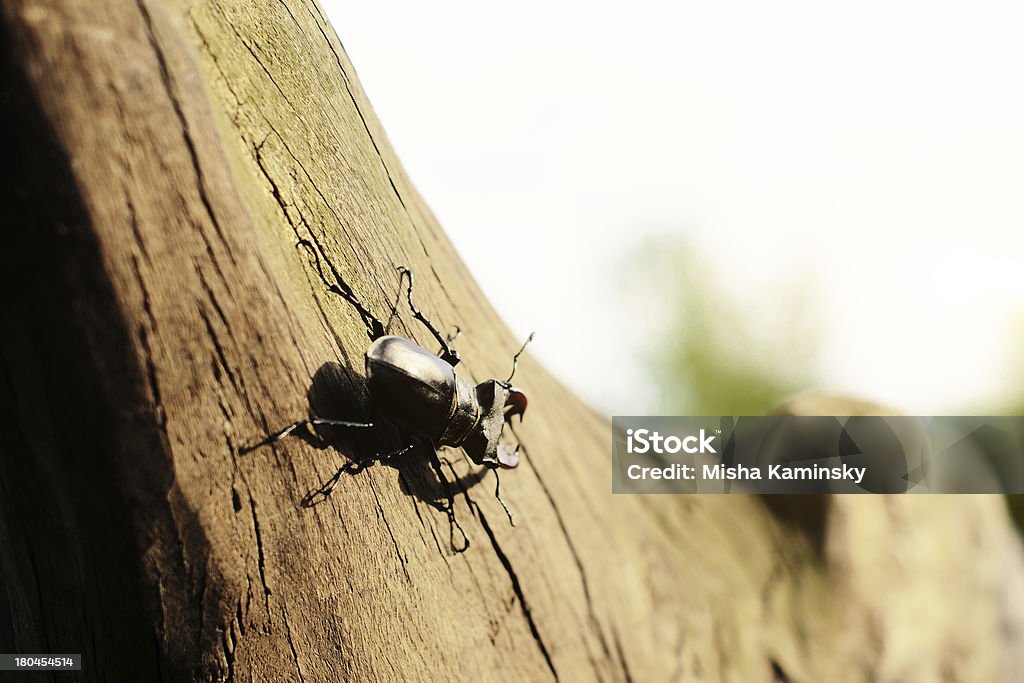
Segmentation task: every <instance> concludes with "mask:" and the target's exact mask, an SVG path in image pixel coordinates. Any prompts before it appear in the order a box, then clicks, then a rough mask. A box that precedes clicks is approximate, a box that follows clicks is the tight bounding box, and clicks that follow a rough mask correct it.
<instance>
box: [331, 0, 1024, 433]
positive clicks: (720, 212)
mask: <svg viewBox="0 0 1024 683" xmlns="http://www.w3.org/2000/svg"><path fill="white" fill-rule="evenodd" d="M321 2H322V3H323V5H324V8H325V10H326V12H327V14H328V16H329V17H330V19H331V21H332V23H333V24H334V26H335V28H336V29H337V30H338V33H339V35H340V36H341V39H342V42H343V43H344V45H345V48H346V50H347V51H348V53H349V56H350V57H351V59H352V61H353V63H354V64H355V66H356V69H357V72H358V74H359V77H360V80H361V81H362V83H363V86H364V87H365V88H366V90H367V92H368V94H369V96H370V99H371V100H372V102H373V104H374V108H375V110H376V111H377V114H378V115H379V116H380V118H381V119H382V121H383V123H384V127H385V129H386V130H387V131H388V135H389V137H390V138H391V141H392V143H393V144H394V145H395V147H396V149H397V151H398V154H399V156H400V157H401V159H402V161H403V163H404V165H405V167H406V168H407V169H408V171H409V173H410V175H411V176H412V179H413V181H414V182H415V183H416V185H417V186H418V187H419V189H420V191H421V192H422V193H423V195H424V196H425V197H426V200H427V202H428V203H429V204H430V205H431V207H432V209H433V210H434V212H435V213H436V214H437V215H438V217H439V219H440V220H441V223H442V224H443V225H444V227H445V229H446V230H447V232H448V234H449V235H450V237H451V238H452V240H453V241H454V243H455V245H456V247H457V248H458V249H459V251H460V252H461V254H462V255H463V258H465V260H466V262H467V263H468V264H469V267H470V268H471V270H472V271H473V272H474V274H475V275H476V277H477V278H478V280H479V281H480V283H481V285H482V286H483V288H484V290H485V292H486V293H487V294H488V296H489V297H490V298H491V300H492V302H493V303H494V304H495V306H496V307H497V308H498V310H499V311H500V312H501V313H502V314H503V316H504V317H505V319H506V320H507V321H508V322H509V324H510V325H511V327H512V328H513V329H514V330H515V331H516V332H517V333H518V334H520V335H524V336H525V334H526V333H527V332H528V331H530V330H534V329H535V330H537V333H538V334H537V341H536V342H535V347H534V348H533V351H534V353H536V354H537V355H538V356H539V357H540V358H541V359H542V360H543V361H544V362H545V364H546V365H547V366H548V367H549V368H550V369H552V370H553V371H554V372H555V373H556V374H557V375H559V376H560V377H561V378H562V379H563V380H565V381H566V382H568V383H569V384H570V385H572V386H573V387H574V388H576V389H577V391H579V392H580V393H581V394H582V395H583V396H585V397H586V398H588V399H589V400H591V401H592V402H593V403H594V404H595V405H596V406H597V407H599V408H601V409H603V410H605V411H607V412H608V413H611V414H626V415H630V414H632V415H636V414H642V413H645V412H651V411H654V410H655V408H654V406H653V401H654V394H653V393H652V390H651V389H650V387H649V380H648V377H647V376H646V375H645V373H644V371H643V367H642V365H641V363H640V362H639V361H638V360H636V359H635V357H634V349H635V343H634V341H635V338H636V337H637V336H638V335H641V334H642V331H643V330H644V329H645V323H644V322H643V321H638V320H635V319H630V318H629V310H628V309H627V308H626V307H625V304H624V302H623V301H622V299H621V297H620V296H619V295H618V292H617V291H616V280H617V278H616V276H615V273H616V271H617V270H618V269H620V268H621V259H622V255H623V254H624V253H626V252H628V251H629V249H630V248H632V247H633V246H635V245H636V244H637V242H638V241H639V240H640V239H641V238H642V237H643V236H644V235H645V234H664V233H666V232H672V231H675V232H679V233H680V234H682V235H685V236H686V237H687V239H689V240H691V241H692V242H693V243H694V246H695V251H696V252H697V253H698V254H699V256H700V257H701V258H703V259H705V260H706V263H707V264H708V265H709V266H710V267H712V268H714V270H715V271H717V273H718V274H719V275H720V276H721V279H723V280H726V281H728V282H730V283H732V287H733V289H734V290H735V292H736V294H737V296H738V297H743V298H742V299H741V301H748V302H749V305H751V306H755V305H757V301H758V300H757V297H756V296H752V294H754V293H757V292H762V291H765V290H767V289H770V288H771V287H773V286H775V285H776V284H777V283H779V282H785V281H791V280H792V279H793V275H794V273H802V274H804V275H808V276H809V277H811V278H812V279H813V282H814V289H815V290H816V296H817V299H818V300H819V301H820V303H821V304H822V313H823V314H824V316H825V317H824V320H823V323H824V329H823V335H824V348H823V351H822V354H821V357H820V358H819V365H820V368H821V373H822V376H823V377H824V382H825V385H826V386H827V387H828V388H832V389H838V390H844V391H850V392H854V393H856V394H860V395H864V396H867V397H870V398H874V399H877V400H881V401H883V402H886V403H891V404H893V405H896V406H898V407H900V408H902V409H904V410H906V411H908V412H911V413H919V414H935V413H944V412H945V413H950V412H953V413H955V412H958V411H961V410H964V409H965V408H969V407H976V406H979V405H985V404H986V403H987V402H989V401H992V400H994V399H996V398H997V397H998V396H1000V395H1002V394H1003V393H1005V392H1007V391H1009V388H1008V387H1007V386H1006V383H1007V380H1008V372H1007V370H1008V368H1009V367H1010V366H1011V365H1014V364H1016V363H1017V362H1018V356H1019V354H1020V349H1019V348H1016V347H1015V344H1019V342H1020V339H1021V337H1020V332H1019V322H1020V320H1021V318H1022V316H1024V269H1022V268H1020V262H1021V256H1022V254H1024V230H1022V227H1024V87H1021V78H1022V75H1024V40H1022V39H1021V36H1024V5H1021V4H1020V3H1014V2H988V1H986V0H981V1H977V0H975V1H972V2H959V3H949V2H935V1H934V0H933V1H931V2H923V1H922V2H901V1H899V0H887V1H885V2H874V1H870V0H869V1H867V2H859V3H836V2H831V3H824V2H820V1H817V2H792V1H790V0H780V1H779V2H773V3H764V2H752V1H750V2H739V1H719V2H700V3H698V2H692V1H691V2H674V3H668V2H649V1H639V2H638V1H633V2H630V3H617V4H611V3H584V2H561V3H552V2H547V1H546V2H536V1H534V0H527V1H525V2H520V3H516V4H514V5H509V4H502V3H479V2H434V3H423V2H407V1H404V0H403V1H400V2H390V3H379V2H358V3H356V2H347V3H342V2H338V1H337V0H321ZM496 260H497V262H498V263H497V264H495V261H496ZM495 265H500V266H501V267H502V269H501V270H499V269H498V268H495V267H494V266H495ZM627 322H628V323H629V324H625V323H627ZM651 329H653V328H651ZM465 333H466V334H472V330H466V331H465ZM580 339H585V340H587V343H586V344H585V345H582V346H581V345H579V344H578V341H579V340H580Z"/></svg>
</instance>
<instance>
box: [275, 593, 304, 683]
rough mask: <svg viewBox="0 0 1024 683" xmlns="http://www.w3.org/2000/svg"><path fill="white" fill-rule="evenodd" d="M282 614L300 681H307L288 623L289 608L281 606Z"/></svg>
mask: <svg viewBox="0 0 1024 683" xmlns="http://www.w3.org/2000/svg"><path fill="white" fill-rule="evenodd" d="M281 616H282V617H283V618H284V634H285V637H286V638H287V639H288V647H289V648H291V651H292V661H293V662H295V671H296V673H298V674H299V681H301V683H305V681H306V677H305V676H303V675H302V667H301V666H300V665H299V653H298V651H296V649H295V641H294V640H292V627H291V626H290V625H289V624H288V608H287V607H285V606H284V605H282V606H281Z"/></svg>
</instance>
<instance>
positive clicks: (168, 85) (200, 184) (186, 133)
mask: <svg viewBox="0 0 1024 683" xmlns="http://www.w3.org/2000/svg"><path fill="white" fill-rule="evenodd" d="M135 4H136V5H137V6H138V8H139V11H140V12H141V14H142V18H143V21H144V22H145V24H146V33H147V36H148V38H149V43H150V45H151V46H152V47H153V53H154V55H155V56H156V60H157V65H158V67H159V71H160V78H161V80H162V81H163V85H164V90H165V91H166V92H167V99H168V100H169V101H170V103H171V108H172V109H173V110H174V114H175V116H176V117H177V118H178V123H179V125H180V127H181V137H182V139H183V140H184V142H185V147H186V148H187V149H188V153H189V158H190V159H191V161H192V170H193V172H194V173H195V177H196V189H197V190H198V191H199V200H200V202H202V205H203V208H204V209H205V210H206V214H207V216H208V217H209V218H210V222H211V223H212V224H213V229H214V231H215V232H216V233H217V236H218V237H219V238H220V241H221V244H225V245H226V244H227V243H228V242H227V239H226V238H225V236H224V232H223V230H222V228H221V225H220V221H219V220H217V215H216V213H215V212H214V210H213V204H212V203H211V201H210V196H209V194H208V193H207V190H206V179H205V177H204V175H203V169H202V166H201V165H200V163H199V153H198V151H197V150H196V145H195V141H194V140H193V139H192V133H191V130H190V128H189V125H188V119H187V118H186V117H185V112H184V110H183V109H182V107H181V101H180V100H179V99H178V96H177V95H176V94H175V92H174V80H173V78H172V77H171V71H170V67H169V65H168V64H167V56H166V55H165V54H164V51H163V48H162V47H160V42H159V41H158V40H157V37H156V31H155V29H154V28H153V17H152V16H151V15H150V13H149V8H148V7H146V3H145V0H135ZM201 231H202V230H201V229H200V232H201ZM227 254H228V258H229V259H230V260H231V262H232V263H235V262H236V261H235V257H234V254H233V253H232V252H231V250H230V249H228V250H227ZM222 276H223V274H222Z"/></svg>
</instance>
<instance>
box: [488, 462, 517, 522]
mask: <svg viewBox="0 0 1024 683" xmlns="http://www.w3.org/2000/svg"><path fill="white" fill-rule="evenodd" d="M516 451H517V452H518V451H519V447H518V446H517V447H516ZM493 472H494V497H495V498H497V499H498V502H499V503H501V507H502V508H503V509H504V510H505V514H506V515H508V523H509V524H510V525H512V526H515V525H516V523H515V521H514V520H513V519H512V513H511V512H510V511H509V509H508V506H507V505H505V501H504V500H502V499H501V479H500V478H499V477H498V468H497V467H495V468H494V469H493Z"/></svg>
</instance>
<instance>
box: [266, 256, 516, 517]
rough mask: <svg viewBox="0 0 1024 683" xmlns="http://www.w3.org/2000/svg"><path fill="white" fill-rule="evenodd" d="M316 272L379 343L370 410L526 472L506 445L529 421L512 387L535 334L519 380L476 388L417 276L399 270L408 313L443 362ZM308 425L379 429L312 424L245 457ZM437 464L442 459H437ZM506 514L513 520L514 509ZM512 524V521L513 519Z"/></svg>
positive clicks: (416, 433)
mask: <svg viewBox="0 0 1024 683" xmlns="http://www.w3.org/2000/svg"><path fill="white" fill-rule="evenodd" d="M299 244H300V245H302V246H307V247H308V248H310V250H311V251H312V253H313V254H314V255H316V251H315V250H313V249H312V247H311V245H309V244H308V243H305V242H300V243H299ZM316 266H317V271H318V272H319V273H320V276H321V279H322V280H323V281H324V284H326V285H327V287H328V289H329V290H330V291H331V292H333V293H335V294H338V295H340V296H342V297H343V298H345V299H346V300H347V301H348V302H349V303H351V304H352V305H353V306H354V307H355V308H356V309H357V310H358V311H359V313H360V315H361V316H362V317H363V319H364V321H365V322H366V323H367V327H368V330H369V332H370V336H371V339H372V343H371V344H370V347H369V348H368V349H367V351H366V378H367V386H368V389H369V393H370V400H371V403H372V405H373V407H374V408H375V410H376V411H377V412H378V413H379V414H380V415H382V416H383V417H386V418H387V419H388V420H389V421H391V422H393V423H394V424H395V425H396V426H398V427H399V428H400V429H401V430H402V431H403V432H405V433H407V435H409V436H411V437H414V438H415V437H419V438H425V439H428V440H429V441H430V442H431V444H432V445H433V446H434V447H435V448H437V447H442V446H451V447H461V448H462V449H463V450H464V451H466V453H467V454H468V455H469V457H470V458H471V459H472V460H473V462H475V463H476V464H478V465H483V466H484V467H487V468H488V469H491V470H497V468H499V467H501V468H514V467H516V466H518V465H519V447H518V446H517V447H516V448H515V449H514V450H510V449H509V448H507V447H506V446H504V445H503V444H500V443H499V438H500V436H501V433H502V430H503V429H504V425H505V423H506V422H510V421H511V420H512V418H513V417H515V416H516V415H518V416H519V419H520V421H522V419H523V414H524V413H525V412H526V404H527V400H526V394H524V393H523V391H522V390H521V389H519V388H517V387H515V386H513V385H512V383H511V382H512V377H513V376H514V375H515V371H516V368H517V366H518V364H519V356H520V355H521V354H522V353H523V351H524V350H525V349H526V346H527V344H529V343H530V342H531V341H532V340H533V334H532V333H531V334H530V336H529V337H528V338H527V340H526V342H524V343H523V346H522V347H521V348H520V349H519V351H518V352H517V353H516V354H515V356H513V358H512V372H511V373H510V374H509V376H508V379H506V380H504V381H503V380H498V379H491V380H487V381H484V382H481V383H480V384H478V385H477V386H476V387H473V386H472V385H471V384H470V383H469V382H467V381H466V380H464V379H462V378H461V377H459V376H458V375H457V374H455V366H456V365H458V364H459V362H460V360H461V359H460V357H459V354H458V352H457V351H455V350H454V349H453V348H452V347H451V342H452V341H453V339H454V337H444V336H442V335H441V333H440V332H439V331H438V329H437V328H436V327H435V326H434V324H433V323H432V322H430V320H429V319H428V318H427V317H426V316H425V315H423V313H422V312H420V310H419V309H418V308H416V305H415V304H414V303H413V300H412V290H413V274H412V271H411V270H409V269H408V268H405V267H404V266H401V267H399V269H398V270H399V273H400V275H399V281H400V282H401V279H402V278H403V277H406V276H407V277H408V279H409V286H408V289H407V290H406V298H407V300H408V304H409V308H410V309H411V311H412V314H413V316H414V317H415V318H416V319H417V320H419V321H420V322H421V323H423V325H424V326H425V327H426V328H427V329H428V330H429V331H430V333H431V335H433V337H434V338H435V339H436V340H437V341H438V342H439V343H440V345H441V349H440V351H439V352H438V354H433V353H431V352H430V351H428V350H427V349H425V348H423V347H422V346H420V345H419V344H417V343H415V342H413V341H411V340H410V339H406V338H405V337H399V336H394V335H386V334H384V325H383V324H382V323H381V322H380V320H379V319H377V318H376V317H375V316H373V314H372V313H370V312H369V310H368V309H367V308H366V307H365V306H363V304H362V303H360V302H359V300H358V299H356V298H355V295H354V294H353V292H352V290H351V289H350V288H349V287H348V286H347V285H345V284H344V282H343V281H342V280H341V279H340V277H338V274H337V273H335V279H336V280H337V281H338V284H331V283H330V282H329V281H328V280H327V278H326V276H325V275H324V273H323V271H322V270H321V268H320V261H319V258H317V260H316ZM456 336H457V334H456ZM307 425H311V426H312V425H328V426H335V427H346V428H368V427H372V426H373V423H372V422H350V421H345V420H331V419H326V418H321V417H316V416H311V417H309V418H307V419H305V420H299V421H298V422H295V423H293V424H290V425H288V426H287V427H285V428H284V429H282V430H280V431H278V432H276V433H274V434H271V435H270V436H269V437H267V438H266V439H264V440H263V441H261V442H260V443H259V444H256V445H255V446H252V447H251V448H248V449H246V450H252V448H256V447H258V446H261V445H265V444H268V443H273V442H275V441H278V440H280V439H283V438H284V437H286V436H288V435H289V434H291V433H292V432H293V431H295V430H296V429H298V428H299V427H304V426H307ZM413 445H414V444H412V443H410V444H408V445H406V446H404V447H403V448H400V449H398V450H396V451H392V452H389V453H382V454H376V455H372V456H369V457H365V458H360V459H358V460H352V461H350V462H349V463H347V464H346V465H345V466H344V467H342V468H341V469H339V470H338V472H337V473H336V474H335V475H334V477H332V478H331V480H329V482H328V483H327V484H326V485H325V486H324V487H323V488H321V489H319V490H318V491H317V492H316V493H317V494H319V496H321V497H326V496H328V495H330V493H331V491H333V489H334V486H335V485H336V484H337V483H338V481H339V480H340V478H341V475H342V474H344V473H356V472H359V471H361V470H362V469H364V468H366V467H368V466H370V465H372V464H373V463H375V462H385V461H387V460H390V459H391V458H394V457H397V456H400V455H402V454H404V453H406V452H408V451H409V450H411V449H412V447H413ZM434 457H435V458H436V453H435V456H434ZM495 476H497V472H496V471H495ZM498 487H500V482H499V483H498ZM498 487H496V488H495V495H496V496H497V497H498V500H499V502H501V504H502V506H503V507H504V505H505V503H504V501H502V500H501V496H500V494H499V488H498ZM311 500H313V496H312V494H311V495H310V496H307V498H306V499H304V501H303V504H304V505H305V504H307V503H309V502H310V501H311ZM505 510H506V513H507V512H508V508H507V507H506V508H505ZM509 519H510V520H511V515H509Z"/></svg>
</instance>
